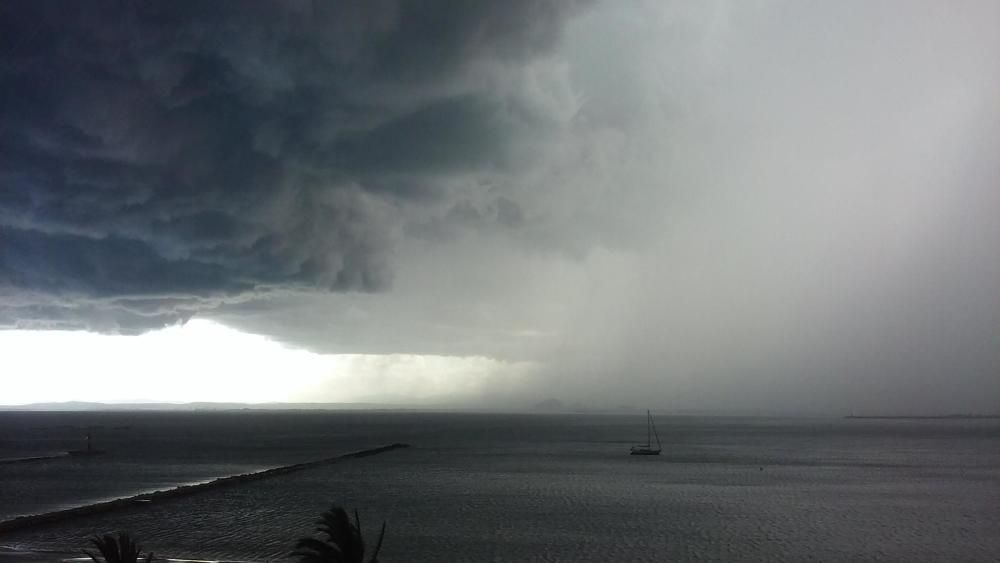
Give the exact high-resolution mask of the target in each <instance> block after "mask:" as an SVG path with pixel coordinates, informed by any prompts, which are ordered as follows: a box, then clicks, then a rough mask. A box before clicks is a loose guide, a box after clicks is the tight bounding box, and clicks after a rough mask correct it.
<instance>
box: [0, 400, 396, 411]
mask: <svg viewBox="0 0 1000 563" xmlns="http://www.w3.org/2000/svg"><path fill="white" fill-rule="evenodd" d="M408 408H412V407H407V406H404V405H394V404H381V403H213V402H207V401H199V402H193V403H164V402H158V403H144V402H134V403H100V402H88V401H63V402H51V403H29V404H26V405H0V411H234V410H274V411H280V410H372V409H376V410H377V409H387V410H389V409H391V410H402V409H408Z"/></svg>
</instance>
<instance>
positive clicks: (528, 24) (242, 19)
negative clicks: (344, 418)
mask: <svg viewBox="0 0 1000 563" xmlns="http://www.w3.org/2000/svg"><path fill="white" fill-rule="evenodd" d="M578 9H579V8H578V6H576V5H575V4H574V3H573V2H564V1H551V2H550V1H534V0H526V1H515V2H503V3H499V2H470V3H465V2H462V3H453V2H397V1H373V2H360V1H359V2H311V1H301V2H281V3H265V2H251V3H247V2H219V3H210V4H206V3H203V2H162V3H159V2H141V3H135V2H96V3H88V4H70V5H67V4H64V3H59V2H32V3H18V4H11V5H6V6H4V7H2V8H0V57H2V65H0V284H2V289H0V291H2V292H3V296H4V299H3V304H4V305H3V307H2V311H0V322H3V323H4V324H5V325H7V326H21V327H33V326H38V327H47V326H78V327H80V328H87V327H89V328H95V329H98V330H111V331H118V330H120V331H124V332H135V331H141V330H143V329H148V328H153V327H156V326H162V325H163V324H164V323H170V322H174V321H177V320H183V319H184V318H188V317H190V316H191V315H192V314H195V313H197V312H198V311H199V310H204V309H205V308H212V307H215V306H217V305H218V304H219V303H223V302H226V303H229V302H239V301H241V300H243V299H245V298H246V297H247V296H248V295H249V294H268V293H273V292H287V291H311V290H317V291H335V292H338V291H363V292H370V291H381V290H385V289H386V288H387V287H389V286H390V284H391V280H392V269H391V267H390V265H389V264H388V260H387V255H388V253H390V252H391V249H392V245H393V243H392V240H393V237H394V236H395V232H396V231H397V230H398V229H397V225H398V224H401V223H402V222H403V221H404V220H405V215H404V213H403V211H401V209H404V208H405V207H406V206H407V205H409V204H411V203H412V202H420V201H433V200H435V198H437V199H442V198H444V199H447V198H448V197H451V196H450V195H449V194H450V193H451V192H450V191H449V190H458V191H461V189H462V187H463V184H464V183H465V182H466V180H465V179H464V178H463V175H467V174H469V173H470V172H476V173H490V172H495V171H498V170H504V169H507V168H509V167H512V166H516V165H517V162H518V158H519V156H518V154H516V153H517V151H518V147H517V145H518V141H519V139H520V138H522V137H525V136H526V135H536V136H537V135H538V134H539V131H540V130H542V129H544V128H545V127H546V126H547V123H548V122H549V121H551V119H550V118H549V116H547V115H545V111H544V108H539V107H537V104H534V103H533V102H532V100H531V99H530V95H528V94H525V92H524V91H523V89H522V88H521V86H520V85H521V84H522V83H523V82H524V68H523V67H524V66H525V65H528V64H530V63H531V62H532V61H534V60H535V59H538V58H541V57H544V56H545V55H546V54H547V53H549V52H550V51H551V50H552V48H553V47H554V46H555V45H556V44H557V42H558V39H559V36H560V30H561V27H562V26H563V24H564V22H565V20H566V19H567V18H569V17H570V16H571V15H572V14H573V13H575V12H577V11H578ZM511 209H512V208H510V207H509V206H508V207H505V215H504V220H506V221H509V220H511V218H516V213H515V214H513V215H512V213H514V212H513V211H511ZM115 316H120V317H121V319H122V322H121V323H120V326H116V325H115V323H114V322H108V321H109V320H110V319H112V318H114V317H115Z"/></svg>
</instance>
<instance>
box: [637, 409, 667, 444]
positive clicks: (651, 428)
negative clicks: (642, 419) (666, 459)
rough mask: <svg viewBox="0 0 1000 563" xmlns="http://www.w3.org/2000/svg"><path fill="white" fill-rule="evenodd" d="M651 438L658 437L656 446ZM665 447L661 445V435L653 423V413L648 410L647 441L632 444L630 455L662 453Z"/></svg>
mask: <svg viewBox="0 0 1000 563" xmlns="http://www.w3.org/2000/svg"><path fill="white" fill-rule="evenodd" d="M651 438H656V447H655V448H654V447H653V443H652V441H651V440H650V439H651ZM661 451H663V447H662V446H661V445H660V435H659V434H657V433H656V425H655V424H653V415H652V414H650V412H649V411H648V410H647V411H646V443H645V444H637V445H635V446H632V449H631V450H629V454H630V455H660V452H661Z"/></svg>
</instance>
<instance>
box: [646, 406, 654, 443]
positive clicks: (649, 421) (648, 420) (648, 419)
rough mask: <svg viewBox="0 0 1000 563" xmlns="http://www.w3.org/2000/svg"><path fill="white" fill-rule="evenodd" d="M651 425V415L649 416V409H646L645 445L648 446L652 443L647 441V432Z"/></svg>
mask: <svg viewBox="0 0 1000 563" xmlns="http://www.w3.org/2000/svg"><path fill="white" fill-rule="evenodd" d="M652 424H653V415H651V414H649V409H646V445H647V446H649V445H650V444H652V442H650V441H649V431H650V428H651V425H652Z"/></svg>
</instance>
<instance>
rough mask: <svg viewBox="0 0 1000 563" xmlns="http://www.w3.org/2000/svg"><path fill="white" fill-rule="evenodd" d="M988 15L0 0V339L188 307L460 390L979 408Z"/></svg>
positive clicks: (733, 403)
mask: <svg viewBox="0 0 1000 563" xmlns="http://www.w3.org/2000/svg"><path fill="white" fill-rule="evenodd" d="M998 22H1000V5H998V4H997V3H996V2H990V1H983V2H979V1H976V0H972V1H969V2H964V3H962V4H961V5H960V6H958V5H955V6H952V5H946V4H944V3H941V2H933V1H929V2H924V1H921V0H914V1H907V2H903V1H900V2H892V1H888V2H879V3H871V2H865V1H862V0H857V1H853V0H852V1H848V2H839V3H822V2H814V3H804V2H798V1H785V0H773V1H770V0H769V1H763V2H754V3H742V2H729V1H726V0H717V1H711V2H673V1H670V0H664V1H660V0H655V1H645V0H634V1H632V0H628V1H623V2H615V1H604V2H588V3H582V4H581V3H575V2H561V1H556V0H553V1H551V2H547V1H542V0H536V1H529V0H524V1H515V2H417V1H414V2H377V1H371V2H329V3H326V2H315V3H314V2H286V3H280V4H275V3H249V2H239V3H235V2H234V3H226V2H221V3H220V2H215V3H204V2H201V3H194V2H191V3H188V2H170V3H166V2H164V3H152V2H144V3H121V4H111V3H103V4H88V5H77V4H64V3H51V4H50V3H46V2H34V3H27V2H23V3H15V4H11V5H6V6H3V7H0V26H2V29H0V54H2V57H3V59H2V65H0V325H2V326H7V327H35V328H89V329H91V330H98V331H102V332H125V333H136V332H142V331H146V330H149V329H150V328H154V327H157V326H162V325H164V324H171V323H177V322H182V321H184V320H185V319H189V318H192V317H198V318H201V319H207V320H209V321H215V322H219V323H222V324H224V325H227V326H228V327H231V328H235V329H238V330H241V331H245V332H251V333H256V334H262V335H266V336H267V337H268V338H270V339H273V340H276V341H279V342H281V343H283V344H287V345H290V346H292V347H300V348H306V349H308V350H310V351H313V352H318V353H325V354H360V355H377V356H378V357H377V358H374V359H372V358H368V359H365V360H364V362H362V363H368V362H369V360H371V362H370V365H372V366H382V367H378V368H377V369H375V368H373V369H375V371H376V372H378V371H379V370H381V369H382V368H383V367H384V366H383V364H385V365H388V364H389V363H391V361H392V358H394V357H399V355H406V356H407V357H408V358H411V359H413V364H412V365H417V364H419V363H420V362H421V361H422V360H420V358H425V357H431V356H433V357H435V358H437V359H436V360H434V362H436V363H433V365H435V366H439V367H441V366H445V365H446V364H447V363H448V361H447V360H448V358H456V357H461V358H464V359H469V358H473V359H475V361H474V362H472V363H473V364H475V363H477V362H478V363H480V364H482V365H489V366H490V367H489V369H488V370H487V371H488V372H489V377H483V378H479V379H476V378H475V377H473V376H471V375H470V376H469V380H468V381H462V380H461V378H462V375H461V373H460V372H461V369H458V368H455V369H451V370H445V371H448V373H449V374H450V375H449V376H448V377H449V378H454V379H455V381H453V382H452V384H453V385H454V387H455V388H456V389H462V393H463V395H462V397H461V400H460V402H462V403H463V404H485V405H501V404H504V405H520V406H523V405H530V404H533V403H535V402H538V401H539V400H541V399H544V398H547V397H554V398H558V399H560V400H562V401H564V402H565V403H566V404H576V403H579V404H584V405H591V406H594V407H599V408H613V407H615V406H616V405H632V406H636V407H643V408H645V407H647V406H651V407H654V408H657V407H658V408H669V409H673V410H676V411H684V410H688V411H699V412H703V411H712V412H719V411H725V412H757V413H760V412H785V413H787V412H796V413H845V412H850V411H855V412H889V413H912V412H925V413H926V412H931V413H940V412H987V411H996V410H998V409H1000V403H998V400H1000V399H998V398H1000V377H997V374H1000V354H998V352H997V350H1000V347H998V342H1000V340H998V339H1000V328H998V327H1000V321H998V319H1000V260H998V259H997V257H998V256H1000V254H998V251H997V249H998V248H1000V221H997V219H996V217H997V213H998V211H1000V189H998V186H1000V105H998V104H997V100H1000V66H997V65H996V62H995V60H994V59H995V56H994V54H995V53H1000V27H998V26H1000V23H998ZM359 357H360V356H359ZM383 360H384V361H383ZM359 361H361V360H359ZM408 361H409V360H408ZM456 362H458V363H456V364H454V365H455V366H458V365H463V364H461V362H460V361H459V360H456ZM359 365H360V364H359ZM468 365H472V364H468ZM411 367H412V366H411ZM508 368H509V369H508ZM386 369H389V368H386ZM428 369H430V368H428ZM435 369H436V368H435ZM441 369H444V368H443V367H441ZM505 370H507V371H505ZM389 371H391V370H389ZM420 377H423V376H413V378H412V381H411V383H412V387H411V386H409V385H410V384H407V385H408V386H406V387H405V388H400V389H391V388H389V387H391V385H389V384H385V387H386V388H382V384H381V383H379V382H380V381H383V380H382V379H379V377H377V376H373V379H372V381H371V382H370V384H366V385H369V386H370V388H371V392H370V393H366V394H364V395H363V396H364V397H365V398H366V399H373V400H379V397H382V399H388V398H390V397H398V396H399V394H403V395H405V394H406V393H408V392H409V391H407V390H412V389H419V388H420V387H421V383H420ZM407 378H409V376H407ZM428 378H429V379H428V380H430V379H433V378H430V376H428ZM385 381H388V380H385ZM441 381H443V380H434V382H433V384H428V386H427V387H426V390H428V393H426V394H422V395H421V396H427V397H429V396H430V394H433V393H437V392H438V391H440V390H441V389H443V388H444V387H447V385H444V384H441ZM449 381H451V380H449ZM331 385H332V384H331ZM432 391H433V393H432ZM315 393H316V396H315V397H313V396H310V397H304V399H307V400H318V399H321V398H323V397H333V398H336V397H338V396H339V395H337V394H336V393H332V392H331V393H329V394H327V395H324V393H325V391H324V390H323V388H322V385H317V387H316V388H315ZM394 393H395V394H394ZM454 396H455V395H454V394H452V395H451V397H454ZM394 400H395V399H394ZM428 400H432V398H428ZM449 400H450V399H449ZM455 401H459V399H455ZM442 402H445V401H442Z"/></svg>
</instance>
